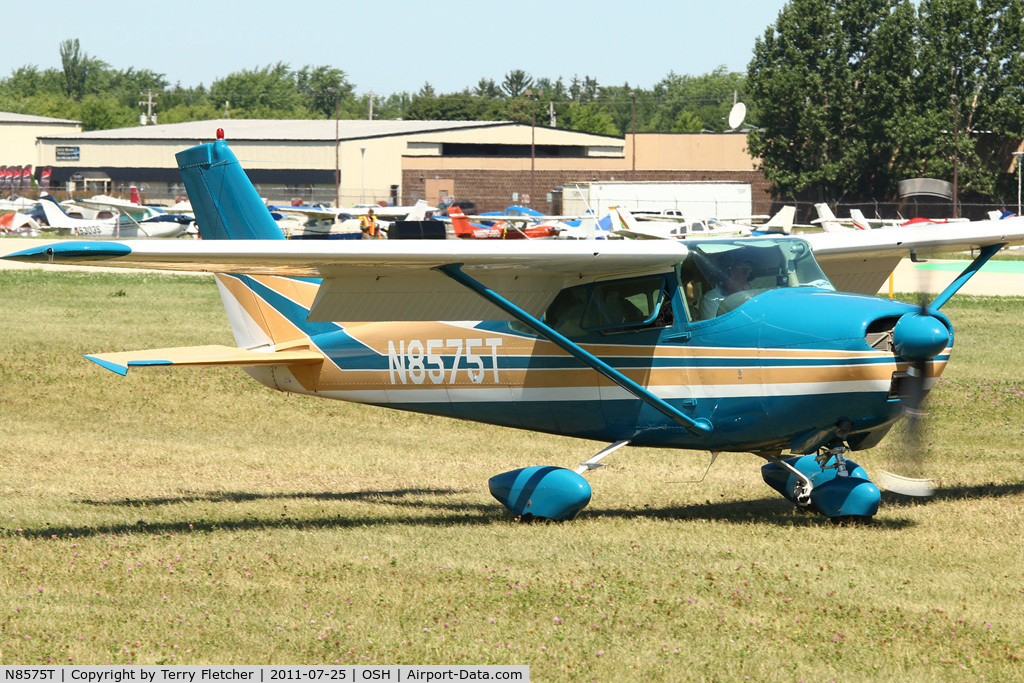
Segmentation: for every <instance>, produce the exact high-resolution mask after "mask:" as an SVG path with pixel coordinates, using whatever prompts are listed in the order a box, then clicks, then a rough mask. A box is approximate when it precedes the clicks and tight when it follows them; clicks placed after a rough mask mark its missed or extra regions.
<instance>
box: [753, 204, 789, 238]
mask: <svg viewBox="0 0 1024 683" xmlns="http://www.w3.org/2000/svg"><path fill="white" fill-rule="evenodd" d="M795 218H796V207H795V206H783V207H782V208H781V209H779V212H778V213H777V214H775V215H774V216H772V217H771V218H769V219H768V221H767V222H766V223H765V224H764V225H762V226H760V229H761V230H764V231H765V232H776V233H782V234H784V235H788V234H790V233H792V232H793V220H794V219H795Z"/></svg>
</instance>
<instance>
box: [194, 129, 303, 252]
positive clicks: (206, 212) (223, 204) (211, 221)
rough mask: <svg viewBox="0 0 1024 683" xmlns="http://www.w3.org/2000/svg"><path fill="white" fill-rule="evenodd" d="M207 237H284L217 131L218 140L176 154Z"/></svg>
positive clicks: (250, 238) (221, 238) (264, 238)
mask: <svg viewBox="0 0 1024 683" xmlns="http://www.w3.org/2000/svg"><path fill="white" fill-rule="evenodd" d="M174 156H175V158H176V159H177V160H178V168H179V169H180V170H181V179H182V181H183V182H184V183H185V191H186V192H188V198H189V200H190V201H191V202H192V209H193V211H194V213H195V217H196V224H197V225H198V227H199V235H200V236H201V237H202V238H203V239H204V240H232V239H234V240H244V239H249V240H283V239H284V233H282V232H281V229H280V228H278V227H277V223H276V222H275V221H274V218H273V217H272V216H271V215H270V211H269V210H268V209H267V205H266V204H264V203H263V200H262V199H260V196H259V193H257V192H256V188H254V187H253V186H252V182H250V180H249V177H248V176H246V175H245V171H243V170H242V166H241V164H239V163H238V159H237V158H236V157H235V155H234V153H233V152H232V151H231V150H230V149H228V145H227V143H226V142H225V141H224V132H223V131H222V130H218V131H217V141H216V142H208V143H205V144H202V145H198V146H196V147H192V148H190V149H186V150H184V151H182V152H178V153H177V154H175V155H174Z"/></svg>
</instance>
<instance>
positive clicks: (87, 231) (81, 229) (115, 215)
mask: <svg viewBox="0 0 1024 683" xmlns="http://www.w3.org/2000/svg"><path fill="white" fill-rule="evenodd" d="M39 204H40V206H41V207H42V209H43V215H45V216H46V223H47V225H48V227H43V228H42V229H43V230H44V231H46V230H50V231H55V232H57V233H60V234H65V235H75V236H78V237H114V238H125V239H133V238H137V237H178V236H180V235H184V234H185V233H186V232H187V231H188V229H189V227H190V226H191V225H192V223H193V221H192V219H191V218H190V217H189V218H185V217H182V216H172V215H169V214H164V213H161V214H153V215H152V216H151V217H150V218H146V219H143V220H136V219H135V218H132V217H131V216H130V215H128V214H122V213H120V212H118V211H116V210H108V211H104V212H101V213H99V214H98V217H96V218H78V217H75V216H70V215H68V212H67V210H66V209H65V208H64V207H63V206H62V205H61V204H59V203H58V202H57V200H56V199H54V197H53V195H49V194H44V195H40V196H39Z"/></svg>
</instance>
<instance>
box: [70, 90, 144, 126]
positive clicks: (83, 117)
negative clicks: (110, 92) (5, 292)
mask: <svg viewBox="0 0 1024 683" xmlns="http://www.w3.org/2000/svg"><path fill="white" fill-rule="evenodd" d="M78 112H79V113H78V116H77V117H74V118H77V119H78V120H80V121H81V122H82V130H87V131H88V130H108V129H110V128H127V127H129V126H134V125H137V124H138V122H139V116H138V113H137V110H135V109H130V108H128V107H124V106H122V105H120V104H118V103H117V101H116V100H114V99H112V98H109V97H101V96H99V95H86V96H85V97H84V98H83V99H82V101H81V102H80V103H79V105H78Z"/></svg>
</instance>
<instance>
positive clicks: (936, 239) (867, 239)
mask: <svg viewBox="0 0 1024 683" xmlns="http://www.w3.org/2000/svg"><path fill="white" fill-rule="evenodd" d="M800 237H801V238H803V239H805V240H807V241H808V242H810V244H811V248H812V249H813V250H814V256H815V258H817V260H818V263H819V264H820V265H821V269H822V270H823V271H825V274H826V275H828V277H829V279H830V280H831V281H832V284H833V285H834V286H835V288H836V289H837V290H839V291H843V292H855V293H859V294H876V293H877V292H878V290H879V289H880V288H881V287H882V286H883V285H884V284H885V281H886V279H887V278H888V277H889V275H890V273H892V271H893V269H895V268H896V265H897V264H898V263H899V262H900V260H901V259H904V258H906V257H908V256H914V255H916V256H926V255H930V254H935V253H940V252H941V253H945V252H951V251H966V250H970V249H980V248H981V247H987V246H990V245H994V244H1006V245H1014V244H1024V217H1013V218H1004V219H1003V220H998V221H993V220H986V221H974V222H963V223H942V224H934V223H928V224H918V225H902V226H894V227H890V228H886V229H885V230H853V231H849V232H821V233H804V234H801V235H800Z"/></svg>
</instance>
